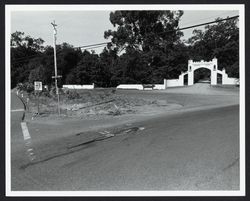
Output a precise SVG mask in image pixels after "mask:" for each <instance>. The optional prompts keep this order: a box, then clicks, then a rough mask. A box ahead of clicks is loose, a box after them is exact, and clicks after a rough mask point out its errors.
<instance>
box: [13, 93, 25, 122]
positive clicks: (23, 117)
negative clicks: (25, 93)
mask: <svg viewBox="0 0 250 201" xmlns="http://www.w3.org/2000/svg"><path fill="white" fill-rule="evenodd" d="M16 96H17V97H18V98H19V99H20V100H21V101H22V103H23V106H24V112H23V116H22V121H24V119H25V112H26V108H27V106H26V104H25V101H24V100H23V99H22V98H21V97H20V96H19V95H16Z"/></svg>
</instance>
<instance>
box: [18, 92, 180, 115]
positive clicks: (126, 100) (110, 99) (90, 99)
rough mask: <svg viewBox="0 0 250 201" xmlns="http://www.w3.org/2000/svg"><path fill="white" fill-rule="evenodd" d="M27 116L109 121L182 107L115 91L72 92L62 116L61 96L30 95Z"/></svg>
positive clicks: (67, 94)
mask: <svg viewBox="0 0 250 201" xmlns="http://www.w3.org/2000/svg"><path fill="white" fill-rule="evenodd" d="M23 99H24V101H25V102H26V105H27V117H31V118H32V119H33V120H35V119H41V118H42V119H43V120H46V119H47V120H49V119H55V118H56V119H58V118H59V119H65V118H77V119H107V118H108V119H109V118H113V117H115V116H122V115H129V114H143V113H161V112H162V110H163V109H169V108H170V107H178V105H176V104H169V103H168V102H167V101H166V100H159V99H157V97H156V98H155V99H146V98H142V97H141V98H138V97H131V96H126V95H124V94H116V91H115V90H114V89H95V90H68V91H64V92H61V94H60V103H59V104H60V113H61V116H60V117H58V115H57V112H58V110H57V97H56V95H55V94H51V93H41V94H40V95H34V94H26V95H24V98H23Z"/></svg>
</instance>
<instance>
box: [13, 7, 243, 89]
mask: <svg viewBox="0 0 250 201" xmlns="http://www.w3.org/2000/svg"><path fill="white" fill-rule="evenodd" d="M182 15H183V11H115V12H111V13H110V22H111V23H112V24H113V26H114V30H107V31H105V32H104V38H106V39H110V40H111V43H109V44H108V45H107V47H106V48H104V50H103V52H102V53H101V54H99V55H98V54H96V53H95V52H89V51H86V50H85V51H81V50H80V49H76V48H74V47H73V46H71V45H69V44H67V43H63V44H61V45H57V47H56V48H57V66H58V74H59V75H62V78H61V79H60V82H59V84H60V85H62V84H92V83H95V85H96V86H97V87H115V86H117V85H118V84H121V83H142V84H145V83H162V82H163V79H164V78H167V79H174V78H177V77H178V75H179V74H180V73H181V71H186V70H187V62H188V59H194V60H201V59H203V60H211V59H212V58H213V57H217V58H218V61H219V69H222V68H225V69H226V70H227V72H228V73H229V76H233V77H239V28H238V26H237V19H233V20H227V21H222V22H218V23H215V24H212V25H208V26H206V27H205V29H204V31H202V30H194V31H193V36H192V37H191V38H190V39H189V40H188V41H183V40H181V37H182V35H183V34H182V32H181V31H178V30H177V29H178V28H179V20H180V18H181V16H182ZM43 43H44V41H43V40H42V39H41V38H38V39H36V38H32V37H31V36H25V34H24V33H23V32H18V31H16V32H14V33H12V35H11V87H12V88H13V87H15V86H17V84H18V83H33V82H34V81H42V82H43V83H44V84H47V85H49V86H50V85H51V84H53V81H54V80H53V79H52V76H53V75H54V58H53V55H54V52H53V48H52V47H51V46H46V47H44V46H43ZM204 72H205V73H209V72H207V71H204ZM204 72H203V71H202V70H201V71H200V74H204ZM196 77H197V76H196ZM200 77H206V75H203V76H198V78H196V79H199V78H200Z"/></svg>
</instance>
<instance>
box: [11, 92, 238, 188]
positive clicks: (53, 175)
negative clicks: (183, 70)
mask: <svg viewBox="0 0 250 201" xmlns="http://www.w3.org/2000/svg"><path fill="white" fill-rule="evenodd" d="M173 96H175V95H173ZM181 96H182V95H178V94H177V95H176V97H179V98H180V97H181ZM171 97H172V96H171ZM188 97H190V96H188ZM172 98H173V97H172ZM207 98H209V97H207ZM212 98H213V97H212ZM180 99H182V98H180ZM210 99H211V97H210ZM218 100H219V99H218ZM186 101H187V100H186ZM188 102H190V104H191V103H192V101H188ZM20 104H21V103H20V102H19V100H18V99H16V98H15V96H14V95H12V109H14V107H15V108H19V106H20ZM191 106H192V104H191ZM21 116H22V112H12V113H11V117H12V119H11V140H12V142H11V143H12V149H11V151H12V154H11V161H12V177H11V181H12V190H66V191H67V190H81V191H85V190H238V189H239V105H237V104H236V105H229V106H221V107H217V108H207V109H206V108H204V109H199V110H187V111H185V112H183V111H179V112H176V113H172V114H168V115H161V116H160V117H152V118H151V119H148V120H144V121H142V122H137V123H134V124H132V125H131V126H132V127H138V128H139V127H140V128H144V129H143V130H137V131H135V132H128V133H123V134H122V135H119V136H115V137H112V138H109V139H106V140H103V141H96V142H92V143H89V144H86V145H82V146H80V147H78V148H77V149H75V151H73V152H71V153H69V154H62V155H59V156H58V157H54V158H53V157H52V158H50V159H48V160H46V159H44V160H40V161H38V162H37V163H34V164H31V165H29V166H26V167H25V166H23V165H24V164H27V163H29V160H28V157H27V150H26V148H27V147H25V146H24V142H23V136H22V133H21V127H20V120H21ZM31 137H32V133H31ZM58 141H60V139H59V140H58ZM59 144H60V143H59V142H57V143H56V144H53V146H54V147H56V146H57V145H58V146H59ZM31 146H32V143H31ZM34 146H35V145H34ZM46 146H47V145H44V147H45V148H46ZM51 146H52V145H51ZM60 146H61V144H60ZM34 149H36V147H34ZM58 150H59V149H58Z"/></svg>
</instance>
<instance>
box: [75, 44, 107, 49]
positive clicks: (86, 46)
mask: <svg viewBox="0 0 250 201" xmlns="http://www.w3.org/2000/svg"><path fill="white" fill-rule="evenodd" d="M109 43H111V42H105V43H96V44H92V45H84V46H79V47H74V49H79V48H80V49H82V48H88V47H92V46H98V45H106V44H109Z"/></svg>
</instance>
